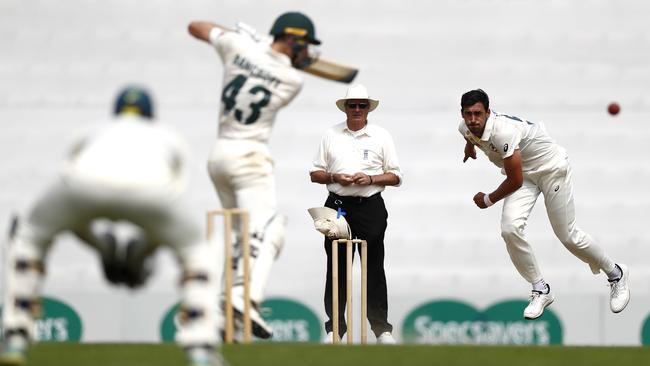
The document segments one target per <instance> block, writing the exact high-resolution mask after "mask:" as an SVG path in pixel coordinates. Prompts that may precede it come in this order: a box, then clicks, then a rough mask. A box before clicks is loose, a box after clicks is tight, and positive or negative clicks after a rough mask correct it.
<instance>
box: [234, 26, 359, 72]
mask: <svg viewBox="0 0 650 366" xmlns="http://www.w3.org/2000/svg"><path fill="white" fill-rule="evenodd" d="M228 30H230V29H228ZM235 30H236V31H238V32H242V33H246V34H248V35H249V36H250V37H251V38H252V39H253V40H255V41H256V42H260V41H261V40H262V36H260V35H259V34H258V33H257V31H256V30H255V29H254V28H253V27H251V26H250V25H248V24H246V23H242V22H237V24H236V26H235ZM308 62H309V61H308ZM301 70H302V71H304V72H307V73H310V74H312V75H315V76H319V77H322V78H325V79H328V80H334V81H340V82H342V83H348V84H349V83H351V82H352V80H354V78H355V77H356V76H357V73H358V72H359V69H357V68H354V67H352V66H346V65H342V64H339V63H336V62H332V61H328V60H323V59H322V58H318V59H316V60H313V61H311V62H309V64H308V65H307V66H306V67H303V68H302V69H301Z"/></svg>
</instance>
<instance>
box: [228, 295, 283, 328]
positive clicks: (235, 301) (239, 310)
mask: <svg viewBox="0 0 650 366" xmlns="http://www.w3.org/2000/svg"><path fill="white" fill-rule="evenodd" d="M232 308H233V309H234V310H235V315H236V316H237V317H241V318H242V319H243V318H244V298H243V297H241V296H237V295H233V296H232ZM250 315H251V323H252V325H253V335H255V336H256V337H258V338H262V339H269V338H271V337H273V329H272V328H271V326H269V325H268V324H267V323H266V322H265V321H264V319H262V316H261V315H260V313H259V312H258V311H257V309H256V307H255V306H253V304H251V306H250Z"/></svg>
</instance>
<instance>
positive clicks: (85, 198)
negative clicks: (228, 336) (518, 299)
mask: <svg viewBox="0 0 650 366" xmlns="http://www.w3.org/2000/svg"><path fill="white" fill-rule="evenodd" d="M179 199H180V197H178V195H177V194H170V192H169V191H166V190H160V189H157V188H156V187H150V188H144V189H124V188H123V189H113V188H111V187H104V186H102V185H101V184H99V183H94V184H91V185H88V184H85V183H81V182H74V181H71V180H67V181H64V180H60V181H59V182H57V183H56V184H54V185H53V186H52V187H50V189H49V190H48V191H47V192H46V193H45V194H44V195H42V196H41V197H40V199H39V200H38V201H37V202H36V203H35V205H34V206H33V207H32V208H31V210H30V211H29V213H28V214H27V216H26V217H25V218H24V220H22V222H21V223H20V224H19V227H18V230H17V232H16V234H15V236H14V237H13V238H12V240H10V242H9V248H8V255H7V262H6V264H7V266H6V267H5V268H4V270H6V274H7V277H6V278H7V287H6V291H5V299H4V304H5V306H4V309H3V310H4V311H3V319H2V321H3V326H4V329H16V328H20V329H25V330H26V331H27V332H28V333H29V334H30V335H32V332H33V326H34V319H33V315H34V314H33V312H31V311H28V309H25V308H24V306H18V305H19V304H18V303H19V301H17V300H20V299H28V300H30V301H31V300H35V299H37V298H38V297H39V296H40V293H41V285H42V282H43V273H41V272H40V271H37V270H35V268H37V267H36V266H34V265H30V266H29V267H28V268H25V266H24V265H23V266H22V268H20V267H21V266H19V265H18V264H19V263H30V264H39V263H43V262H44V261H45V259H46V256H47V253H48V249H49V248H50V244H51V242H52V240H53V239H54V237H55V236H56V235H57V234H59V233H61V232H63V231H67V230H70V231H73V232H83V231H85V230H87V229H88V227H89V226H90V223H91V221H92V220H93V219H96V218H107V219H111V220H125V221H129V222H131V223H133V224H135V225H137V226H138V227H139V228H141V229H142V231H143V232H144V233H145V234H146V236H147V239H148V240H149V242H150V243H151V244H152V245H158V244H159V243H160V244H165V245H168V246H169V247H170V249H172V251H173V252H174V254H175V255H176V258H177V259H178V262H179V264H180V266H181V268H182V271H183V273H184V280H183V281H182V282H181V283H182V285H181V305H182V307H184V308H186V309H192V310H195V312H194V313H193V314H196V313H200V314H202V315H203V316H200V317H196V318H195V319H189V320H188V321H181V322H180V325H179V330H178V333H177V334H176V339H177V341H178V342H179V343H180V344H181V345H183V346H192V345H205V344H217V343H218V338H217V325H218V324H217V314H218V308H217V298H218V293H219V290H220V288H219V285H220V282H221V281H220V276H221V266H220V265H219V263H223V262H222V260H220V258H219V256H220V252H219V251H218V249H217V248H218V246H217V245H215V244H209V243H207V242H206V241H205V240H204V239H203V234H202V231H201V228H200V226H199V225H198V222H195V221H193V220H192V219H191V217H192V215H190V214H189V213H188V212H186V211H185V210H184V209H183V208H182V207H183V205H182V204H181V202H180V201H179ZM197 218H198V216H197ZM89 244H91V245H92V244H94V243H89ZM95 249H97V250H100V248H95ZM197 277H200V280H193V279H196V278H197ZM71 280H72V281H73V280H74V279H71Z"/></svg>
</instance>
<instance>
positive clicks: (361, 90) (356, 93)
mask: <svg viewBox="0 0 650 366" xmlns="http://www.w3.org/2000/svg"><path fill="white" fill-rule="evenodd" d="M348 99H367V100H368V103H369V104H370V106H369V107H370V109H368V112H372V111H374V110H375V108H377V106H378V105H379V101H378V100H375V99H370V97H369V96H368V89H366V87H365V86H363V85H361V84H355V85H352V86H350V87H349V88H348V92H347V93H346V94H345V98H343V99H339V100H337V101H336V106H337V107H339V109H340V110H342V111H343V112H345V102H346V101H347V100H348Z"/></svg>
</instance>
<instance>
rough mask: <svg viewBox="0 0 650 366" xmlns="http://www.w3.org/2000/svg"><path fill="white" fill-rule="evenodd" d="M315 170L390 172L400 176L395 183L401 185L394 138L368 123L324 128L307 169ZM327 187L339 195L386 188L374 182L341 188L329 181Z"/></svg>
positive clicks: (377, 190)
mask: <svg viewBox="0 0 650 366" xmlns="http://www.w3.org/2000/svg"><path fill="white" fill-rule="evenodd" d="M318 170H323V171H326V172H328V173H330V174H339V173H343V174H354V173H359V172H361V173H365V174H368V175H378V174H384V173H393V174H395V175H396V176H397V177H398V178H399V183H398V184H397V185H398V186H400V185H401V184H402V171H401V169H400V166H399V161H398V159H397V153H396V151H395V144H394V143H393V138H392V137H391V136H390V134H389V133H388V131H386V130H385V129H384V128H382V127H379V126H377V125H371V124H370V123H368V124H366V126H365V127H364V128H362V129H360V130H358V131H351V130H350V129H348V126H347V123H346V122H343V123H339V124H337V125H335V126H333V127H331V128H329V129H328V130H327V131H325V135H323V138H322V139H321V142H320V145H319V147H318V152H317V153H316V157H315V158H314V161H313V164H312V167H311V169H310V170H309V172H310V173H311V172H315V171H318ZM327 189H328V190H329V191H330V192H332V193H336V194H338V195H341V196H359V197H370V196H372V195H373V194H375V193H378V192H381V191H383V190H384V189H385V187H384V186H383V185H377V184H371V185H368V186H360V185H356V184H351V185H349V186H347V187H344V186H342V185H340V184H338V183H330V184H328V185H327Z"/></svg>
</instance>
